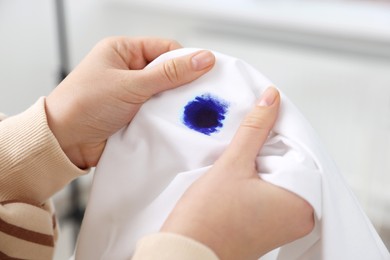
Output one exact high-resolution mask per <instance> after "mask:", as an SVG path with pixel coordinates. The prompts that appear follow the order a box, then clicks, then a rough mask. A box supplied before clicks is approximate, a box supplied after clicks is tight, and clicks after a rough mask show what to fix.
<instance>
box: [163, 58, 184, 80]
mask: <svg viewBox="0 0 390 260" xmlns="http://www.w3.org/2000/svg"><path fill="white" fill-rule="evenodd" d="M163 73H164V76H165V77H166V78H167V79H168V80H169V81H170V82H171V83H176V82H178V81H179V79H180V76H179V75H180V74H179V66H178V64H177V62H176V60H175V59H172V60H168V61H166V62H165V63H164V64H163Z"/></svg>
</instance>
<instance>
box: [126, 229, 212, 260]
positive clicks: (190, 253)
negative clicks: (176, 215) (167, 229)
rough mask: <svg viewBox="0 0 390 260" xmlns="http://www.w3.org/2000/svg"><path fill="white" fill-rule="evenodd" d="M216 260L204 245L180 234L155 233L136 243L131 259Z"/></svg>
mask: <svg viewBox="0 0 390 260" xmlns="http://www.w3.org/2000/svg"><path fill="white" fill-rule="evenodd" d="M156 259H158V260H182V259H186V260H198V259H202V260H218V257H217V255H216V254H215V253H214V252H213V251H212V250H211V249H209V248H208V247H206V246H205V245H203V244H201V243H199V242H197V241H195V240H193V239H191V238H187V237H184V236H181V235H177V234H171V233H156V234H152V235H149V236H145V237H144V238H142V239H141V240H140V241H138V243H137V248H136V251H135V254H134V256H133V258H132V260H156Z"/></svg>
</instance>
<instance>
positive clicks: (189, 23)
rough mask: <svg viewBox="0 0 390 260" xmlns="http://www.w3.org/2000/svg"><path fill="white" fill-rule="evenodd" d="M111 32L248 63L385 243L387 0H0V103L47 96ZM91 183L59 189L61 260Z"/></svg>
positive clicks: (15, 105) (5, 108)
mask: <svg viewBox="0 0 390 260" xmlns="http://www.w3.org/2000/svg"><path fill="white" fill-rule="evenodd" d="M61 3H62V4H61ZM61 7H63V8H61ZM63 15H64V16H63ZM112 35H127V36H160V37H164V38H172V39H176V40H178V41H179V42H180V43H181V44H182V45H184V46H186V47H199V48H207V49H212V50H216V51H220V52H223V53H226V54H229V55H232V56H236V57H239V58H242V59H244V60H245V61H247V62H248V63H250V64H252V65H254V66H255V67H256V68H257V69H258V70H260V71H261V72H262V73H264V74H265V75H266V76H267V77H268V78H270V79H271V80H272V81H273V82H274V83H275V85H276V86H278V87H279V88H280V89H281V90H282V91H283V92H285V94H287V96H289V97H290V99H291V100H292V101H293V102H294V103H295V104H296V105H297V106H298V107H299V108H300V109H301V111H302V113H303V114H304V115H305V116H306V117H307V119H308V120H309V121H310V122H311V123H312V125H313V127H314V128H315V129H316V131H317V132H318V134H319V135H320V137H321V139H322V141H323V143H324V145H325V146H326V148H327V149H328V151H329V152H330V154H331V155H332V156H333V158H334V160H335V161H336V163H337V164H338V166H339V168H340V169H341V172H342V174H343V175H344V177H345V179H346V180H347V182H348V184H349V185H350V187H351V188H352V190H353V191H354V193H355V194H356V196H357V198H358V200H359V201H360V203H361V205H362V207H363V209H364V210H365V212H366V213H367V214H368V216H369V218H370V219H371V221H372V222H373V224H374V226H375V228H376V229H377V231H378V232H379V234H380V236H381V237H382V239H383V240H384V242H385V244H386V245H387V247H388V248H390V218H389V217H388V216H387V215H388V214H389V213H390V1H389V0H387V1H385V0H383V1H374V0H372V1H369V0H367V1H352V0H350V1H341V0H339V1H336V0H334V1H320V0H317V1H304V0H274V1H268V0H241V1H237V0H224V1H222V0H197V1H183V0H181V1H180V0H165V1H160V0H67V1H60V0H57V1H55V0H35V1H31V0H0V89H1V92H0V111H2V112H4V113H6V114H8V115H13V114H16V113H19V112H21V111H23V110H25V109H26V108H28V107H29V106H30V105H31V104H33V103H34V102H35V101H36V100H37V99H38V97H40V96H44V95H48V93H49V92H50V91H51V90H52V89H53V88H55V86H56V85H57V84H58V81H59V80H60V79H61V78H62V77H63V76H64V75H65V74H66V73H67V72H68V71H70V70H71V69H72V68H74V67H75V65H77V64H78V63H79V61H80V60H81V59H82V58H83V57H84V56H85V55H86V54H87V52H88V51H89V50H90V49H91V48H92V47H93V46H94V45H95V43H96V42H98V41H99V40H101V39H102V38H104V37H106V36H112ZM91 179H92V174H91V175H89V176H86V177H83V178H82V179H81V180H79V181H78V182H77V183H73V185H72V186H70V187H68V188H66V189H65V190H63V191H61V192H60V193H58V194H57V195H56V196H55V202H56V204H57V211H58V215H59V217H60V223H61V227H62V236H61V238H60V241H59V248H58V250H57V252H56V258H55V259H56V260H60V259H68V257H69V256H70V255H71V254H72V251H73V246H74V237H75V233H77V219H81V218H82V212H83V207H84V205H85V203H86V201H87V197H88V189H89V184H90V181H91ZM386 213H387V214H386Z"/></svg>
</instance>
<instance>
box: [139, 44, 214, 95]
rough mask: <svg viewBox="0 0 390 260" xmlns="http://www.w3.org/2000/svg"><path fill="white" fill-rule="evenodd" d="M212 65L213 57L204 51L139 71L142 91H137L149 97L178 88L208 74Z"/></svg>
mask: <svg viewBox="0 0 390 260" xmlns="http://www.w3.org/2000/svg"><path fill="white" fill-rule="evenodd" d="M214 63H215V56H214V55H213V54H212V53H211V52H210V51H206V50H203V51H198V52H195V53H191V54H189V55H186V56H181V57H177V58H174V59H171V60H167V61H165V62H163V63H160V64H158V65H156V66H153V67H151V68H148V69H144V70H142V71H140V72H141V74H139V75H138V76H139V77H141V78H140V85H139V87H140V88H142V89H139V91H140V93H142V95H144V96H149V97H151V96H153V95H155V94H157V93H160V92H162V91H164V90H168V89H172V88H176V87H179V86H181V85H183V84H185V83H189V82H191V81H193V80H195V79H197V78H199V77H200V76H202V75H203V74H205V73H206V72H208V71H209V70H210V69H211V68H212V67H213V66H214Z"/></svg>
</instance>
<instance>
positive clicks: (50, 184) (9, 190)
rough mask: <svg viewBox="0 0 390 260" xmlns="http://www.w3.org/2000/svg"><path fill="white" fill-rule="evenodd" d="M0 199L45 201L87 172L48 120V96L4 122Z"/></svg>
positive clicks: (1, 127)
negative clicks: (67, 151) (75, 161)
mask: <svg viewBox="0 0 390 260" xmlns="http://www.w3.org/2000/svg"><path fill="white" fill-rule="evenodd" d="M0 172H1V174H0V200H1V201H5V200H22V201H25V200H28V201H33V202H37V203H43V202H44V201H46V200H47V199H48V198H50V197H51V196H52V195H53V194H54V193H56V192H57V191H59V190H60V189H62V188H63V187H64V186H65V185H66V184H68V183H69V182H70V181H72V180H73V179H74V178H76V177H78V176H80V175H83V174H85V173H87V172H88V171H87V170H81V169H79V168H77V167H76V166H75V165H74V164H72V162H71V161H70V160H69V159H68V157H67V156H66V155H65V154H64V152H63V151H62V149H61V147H60V146H59V144H58V142H57V140H56V138H55V137H54V135H53V133H52V132H51V131H50V129H49V126H48V124H47V119H46V114H45V98H44V97H42V98H40V99H39V100H38V101H37V102H36V103H35V104H34V105H33V106H32V107H30V108H29V109H27V110H26V111H25V112H23V113H21V114H19V115H16V116H13V117H9V118H6V119H5V120H3V121H1V122H0Z"/></svg>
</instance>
